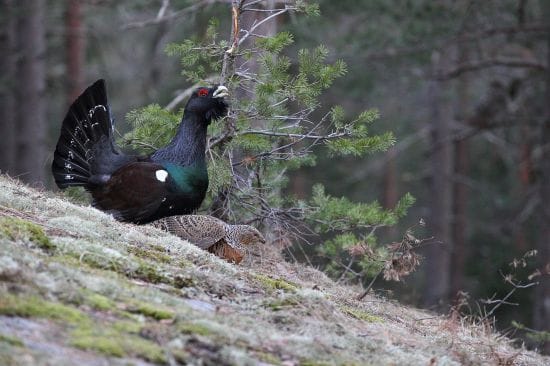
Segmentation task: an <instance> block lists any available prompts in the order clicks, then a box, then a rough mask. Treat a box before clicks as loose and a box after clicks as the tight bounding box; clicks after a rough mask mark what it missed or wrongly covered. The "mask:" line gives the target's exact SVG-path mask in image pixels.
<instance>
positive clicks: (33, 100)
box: [15, 0, 47, 184]
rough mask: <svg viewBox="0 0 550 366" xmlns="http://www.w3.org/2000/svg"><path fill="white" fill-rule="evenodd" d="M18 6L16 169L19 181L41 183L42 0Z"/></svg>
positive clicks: (43, 140)
mask: <svg viewBox="0 0 550 366" xmlns="http://www.w3.org/2000/svg"><path fill="white" fill-rule="evenodd" d="M17 5H18V9H17V10H18V24H17V29H18V53H19V62H18V65H17V69H18V71H17V80H18V84H17V100H18V103H17V105H18V110H17V117H18V122H17V137H18V139H17V167H16V170H15V171H16V173H17V174H18V176H19V178H20V179H22V180H24V181H26V182H27V183H31V184H36V183H42V184H43V182H44V180H45V176H46V161H45V160H46V154H47V149H46V132H47V128H46V103H45V99H44V97H45V93H44V91H45V86H46V85H45V65H44V64H45V30H44V5H45V1H44V0H20V1H18V2H17Z"/></svg>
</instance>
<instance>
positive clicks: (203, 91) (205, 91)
mask: <svg viewBox="0 0 550 366" xmlns="http://www.w3.org/2000/svg"><path fill="white" fill-rule="evenodd" d="M207 95H208V89H199V97H205V96H207Z"/></svg>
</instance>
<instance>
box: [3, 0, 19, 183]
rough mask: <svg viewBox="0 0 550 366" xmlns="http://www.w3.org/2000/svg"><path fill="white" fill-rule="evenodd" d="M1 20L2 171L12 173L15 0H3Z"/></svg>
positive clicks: (13, 155) (13, 163)
mask: <svg viewBox="0 0 550 366" xmlns="http://www.w3.org/2000/svg"><path fill="white" fill-rule="evenodd" d="M0 8H1V9H2V11H1V12H0V13H1V15H0V17H1V22H0V24H1V25H0V27H1V28H0V50H3V55H2V57H0V70H2V74H1V76H0V81H1V82H0V136H2V143H1V144H0V171H2V173H6V172H7V173H10V172H12V171H13V167H14V165H15V126H16V124H15V96H14V95H13V88H14V77H15V71H16V70H15V62H16V51H15V34H16V29H15V27H16V23H15V14H14V1H13V0H2V1H1V2H0Z"/></svg>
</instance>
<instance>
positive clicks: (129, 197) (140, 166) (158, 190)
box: [92, 162, 172, 223]
mask: <svg viewBox="0 0 550 366" xmlns="http://www.w3.org/2000/svg"><path fill="white" fill-rule="evenodd" d="M167 175H168V173H167V172H166V170H164V168H163V167H162V166H161V165H159V164H155V163H151V162H133V163H130V164H127V165H125V166H123V167H122V168H120V169H118V170H117V171H115V172H114V173H113V174H112V175H110V176H108V177H107V178H106V181H105V182H104V184H103V185H101V186H99V188H97V189H94V190H92V196H93V198H94V206H96V207H98V208H100V209H102V210H104V211H107V212H109V213H111V214H113V215H114V216H115V217H116V218H117V219H119V220H123V221H133V222H137V223H143V222H144V221H147V218H148V217H150V216H151V215H153V214H154V213H155V212H156V211H157V210H158V209H159V207H160V206H161V205H162V204H163V202H164V201H166V199H165V198H166V197H168V196H169V195H170V194H171V193H172V192H171V189H170V186H169V185H168V184H167Z"/></svg>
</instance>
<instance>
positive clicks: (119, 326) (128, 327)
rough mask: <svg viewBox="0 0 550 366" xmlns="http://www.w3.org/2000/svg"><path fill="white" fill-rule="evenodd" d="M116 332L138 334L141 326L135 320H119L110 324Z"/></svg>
mask: <svg viewBox="0 0 550 366" xmlns="http://www.w3.org/2000/svg"><path fill="white" fill-rule="evenodd" d="M112 328H113V329H114V330H116V331H117V332H122V333H132V334H138V333H139V332H140V331H141V329H142V328H143V326H142V325H141V323H138V322H137V321H128V320H120V321H117V322H115V323H113V324H112Z"/></svg>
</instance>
